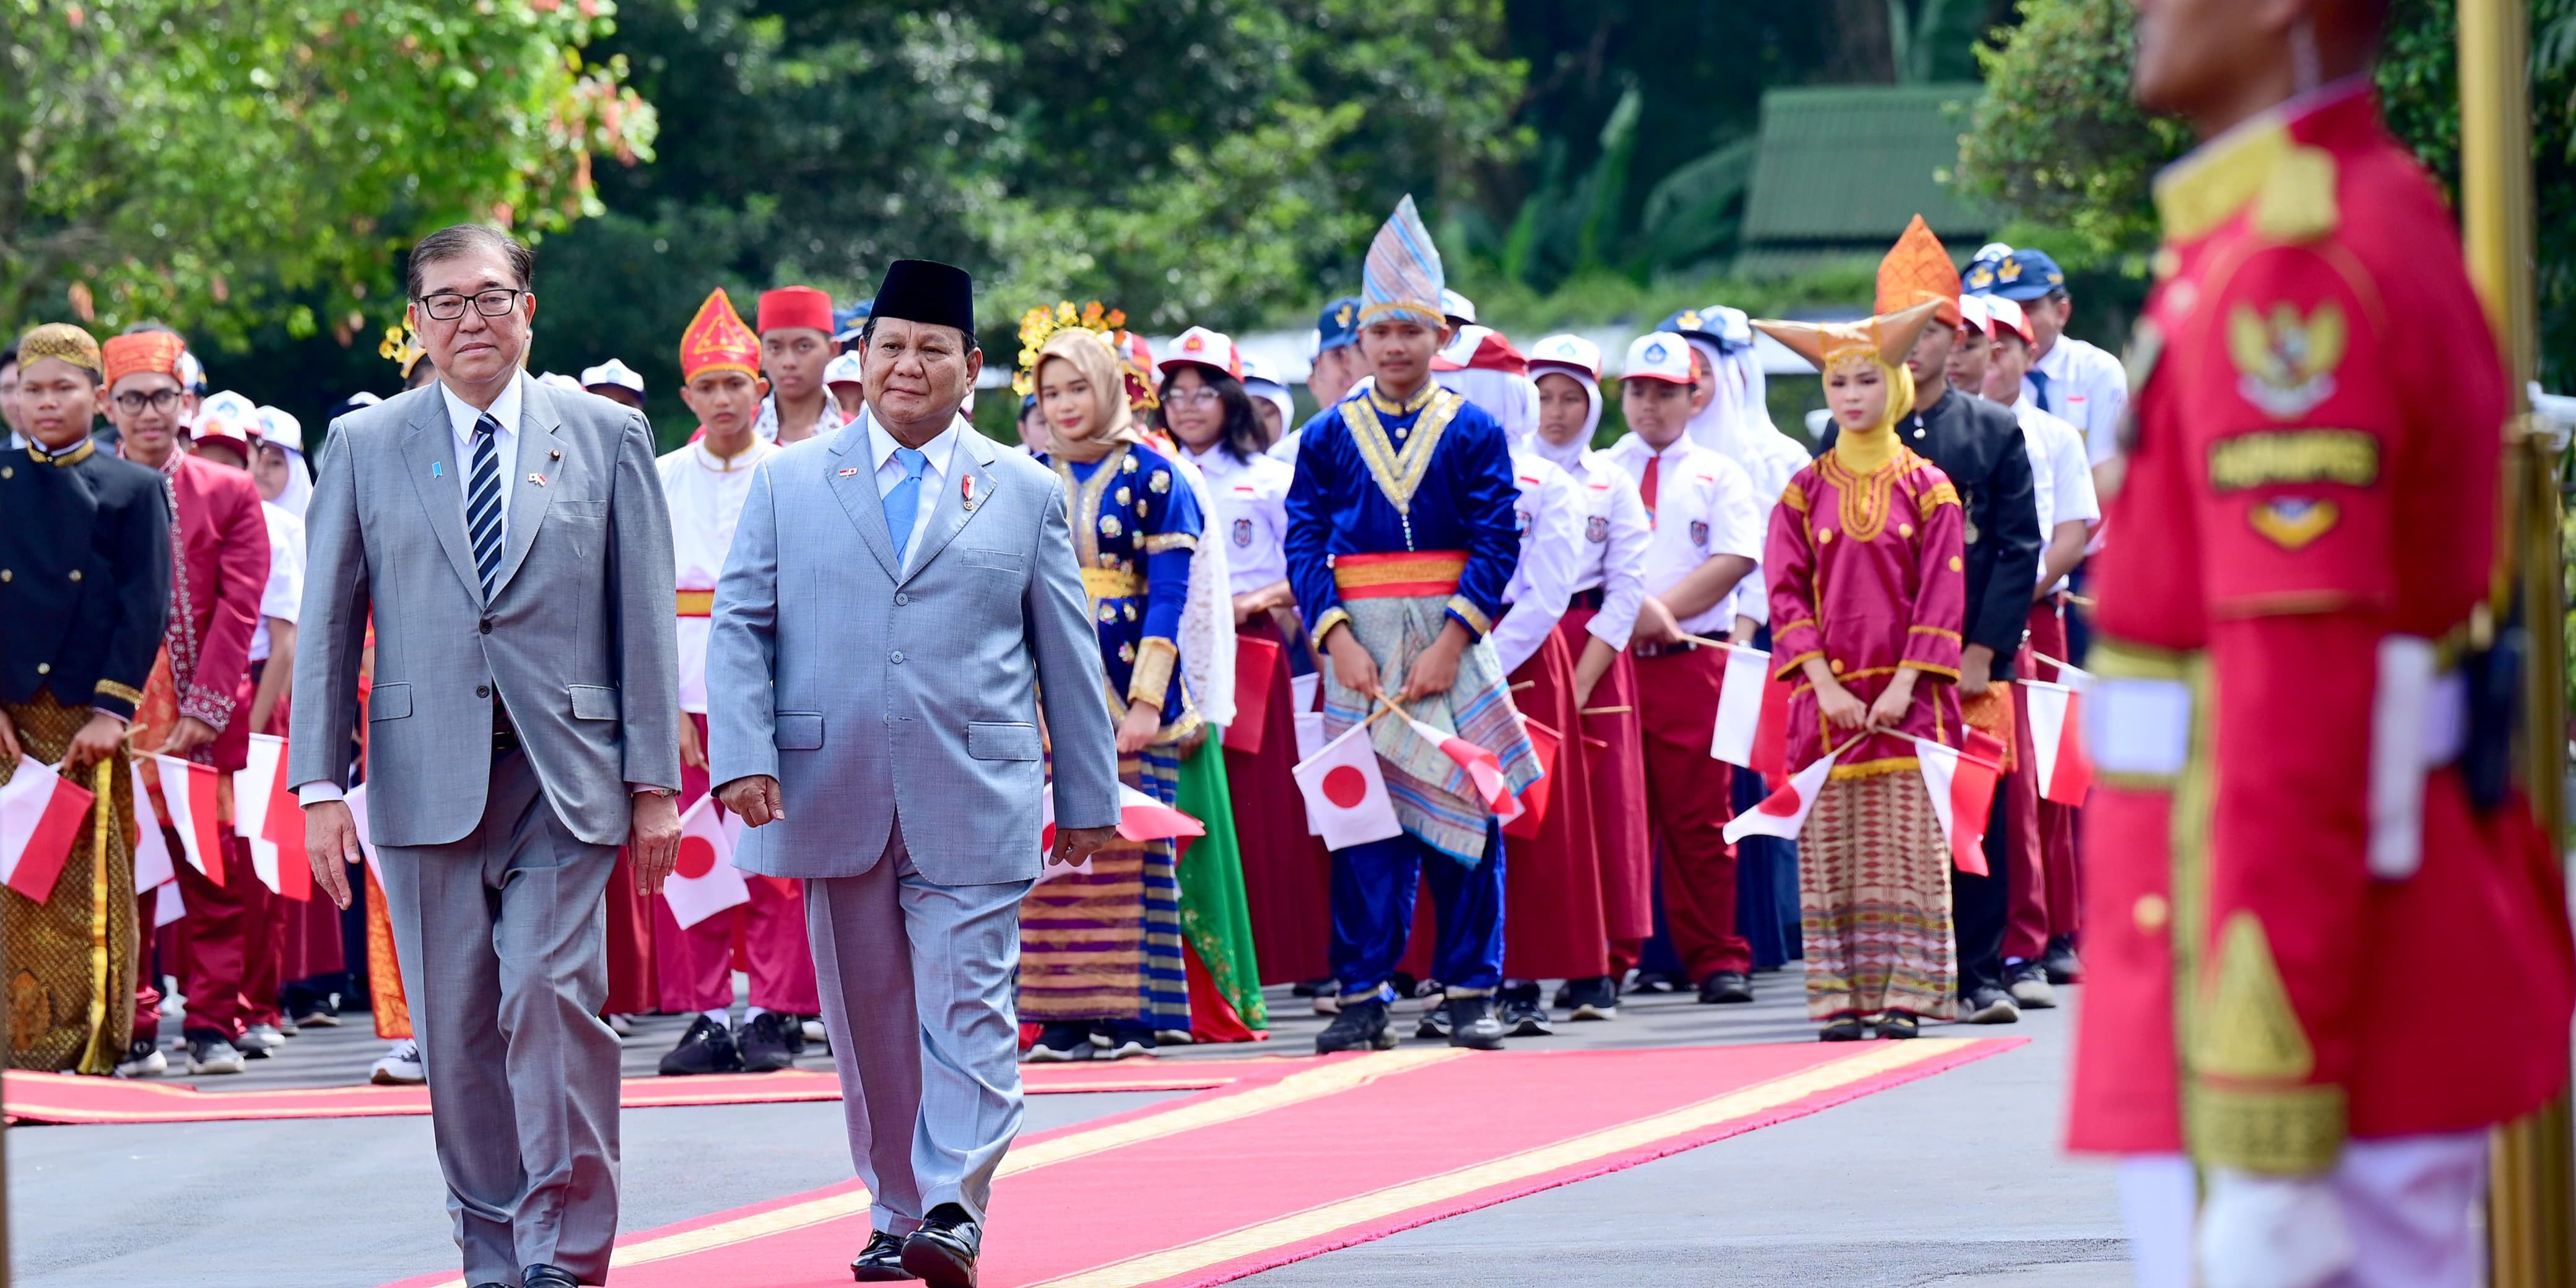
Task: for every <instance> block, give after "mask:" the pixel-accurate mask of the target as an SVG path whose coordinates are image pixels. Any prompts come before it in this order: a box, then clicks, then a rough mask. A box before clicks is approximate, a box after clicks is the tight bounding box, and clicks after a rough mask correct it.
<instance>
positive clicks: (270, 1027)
mask: <svg viewBox="0 0 2576 1288" xmlns="http://www.w3.org/2000/svg"><path fill="white" fill-rule="evenodd" d="M233 1045H234V1046H237V1047H239V1048H241V1053H242V1054H243V1055H245V1056H248V1057H249V1058H251V1059H253V1060H264V1059H267V1058H268V1057H269V1056H270V1055H272V1054H274V1053H275V1052H277V1051H279V1050H281V1049H283V1048H284V1047H285V1046H286V1031H285V1030H284V1029H281V1028H279V1027H277V1026H276V1025H274V1024H254V1025H252V1026H250V1027H249V1028H248V1029H246V1030H244V1031H243V1033H242V1035H241V1040H240V1041H238V1042H235V1043H233Z"/></svg>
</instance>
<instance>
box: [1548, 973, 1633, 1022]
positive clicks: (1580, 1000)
mask: <svg viewBox="0 0 2576 1288" xmlns="http://www.w3.org/2000/svg"><path fill="white" fill-rule="evenodd" d="M1556 1004H1557V1005H1558V1006H1560V1007H1562V1008H1564V1010H1565V1012H1566V1014H1567V1017H1568V1018H1570V1019H1576V1020H1615V1019H1618V1018H1619V990H1617V989H1616V988H1613V987H1612V986H1611V983H1610V977H1609V976H1607V975H1595V976H1593V977H1592V978H1590V979H1569V980H1567V981H1565V987H1563V988H1560V989H1558V990H1556Z"/></svg>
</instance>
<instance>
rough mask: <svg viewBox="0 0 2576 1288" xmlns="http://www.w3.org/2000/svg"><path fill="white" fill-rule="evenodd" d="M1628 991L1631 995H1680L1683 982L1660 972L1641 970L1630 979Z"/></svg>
mask: <svg viewBox="0 0 2576 1288" xmlns="http://www.w3.org/2000/svg"><path fill="white" fill-rule="evenodd" d="M1628 991H1629V992H1631V993H1678V992H1680V991H1682V982H1681V980H1680V979H1679V978H1677V977H1675V976H1672V975H1668V974H1665V973H1664V972H1662V971H1659V970H1641V971H1638V972H1637V973H1636V974H1635V975H1634V976H1632V977H1630V978H1629V980H1628Z"/></svg>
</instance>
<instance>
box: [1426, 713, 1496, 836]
mask: <svg viewBox="0 0 2576 1288" xmlns="http://www.w3.org/2000/svg"><path fill="white" fill-rule="evenodd" d="M1404 719H1405V723H1407V724H1410V725H1412V726H1413V734H1414V736H1415V737H1417V738H1420V739H1422V740H1423V741H1425V742H1428V743H1430V744H1431V745H1432V746H1434V747H1438V748H1439V749H1440V754H1442V755H1444V756H1447V757H1448V758H1449V759H1451V760H1453V761H1456V762H1457V763H1458V767H1459V768H1460V769H1463V770H1466V771H1467V781H1468V783H1469V784H1470V785H1471V786H1473V787H1474V788H1475V789H1476V798H1477V799H1478V800H1481V801H1483V802H1484V803H1485V808H1486V809H1488V810H1491V811H1492V812H1494V813H1496V814H1500V815H1506V816H1518V815H1519V813H1520V807H1519V806H1518V805H1517V804H1516V803H1515V802H1514V801H1513V800H1512V784H1511V780H1509V779H1507V778H1505V777H1503V762H1502V758H1501V757H1499V756H1496V755H1495V754H1494V753H1492V752H1490V751H1487V750H1485V749H1484V748H1482V747H1479V746H1477V745H1476V744H1474V743H1472V742H1469V741H1467V740H1466V739H1464V738H1461V737H1459V736H1458V735H1456V734H1454V733H1442V732H1441V731H1440V730H1438V729H1435V728H1433V727H1432V726H1430V725H1427V724H1424V723H1422V722H1421V721H1419V720H1416V719H1414V718H1413V717H1411V716H1406V717H1405V718H1404Z"/></svg>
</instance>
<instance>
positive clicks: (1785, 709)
mask: <svg viewBox="0 0 2576 1288" xmlns="http://www.w3.org/2000/svg"><path fill="white" fill-rule="evenodd" d="M1708 754H1709V756H1710V758H1711V759H1714V760H1723V761H1725V762H1726V763H1728V764H1730V765H1741V766H1743V767H1744V768H1746V769H1750V770H1752V771H1753V772H1754V773H1757V774H1761V775H1763V776H1765V777H1769V776H1771V775H1775V774H1785V773H1787V772H1789V686H1788V685H1785V684H1782V683H1781V682H1779V681H1778V680H1775V679H1773V678H1772V677H1771V655H1770V654H1768V653H1764V652H1761V651H1759V650H1756V649H1749V648H1738V649H1729V650H1727V654H1726V681H1725V685H1724V687H1722V688H1720V689H1719V690H1718V693H1717V727H1716V728H1715V729H1714V730H1713V731H1712V732H1711V733H1710V735H1709V741H1708Z"/></svg>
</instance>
